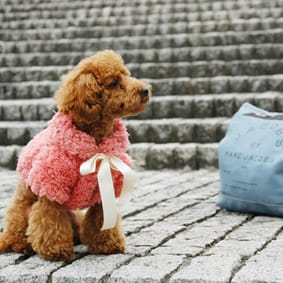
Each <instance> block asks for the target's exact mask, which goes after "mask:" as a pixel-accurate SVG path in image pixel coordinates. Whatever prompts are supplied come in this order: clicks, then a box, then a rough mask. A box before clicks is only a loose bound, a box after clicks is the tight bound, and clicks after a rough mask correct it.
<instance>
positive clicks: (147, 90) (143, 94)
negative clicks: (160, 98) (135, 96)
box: [140, 88, 149, 97]
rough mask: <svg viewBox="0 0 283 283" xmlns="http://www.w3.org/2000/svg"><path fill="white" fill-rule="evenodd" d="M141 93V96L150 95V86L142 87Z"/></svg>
mask: <svg viewBox="0 0 283 283" xmlns="http://www.w3.org/2000/svg"><path fill="white" fill-rule="evenodd" d="M140 95H141V97H148V95H149V89H148V88H142V89H141V90H140Z"/></svg>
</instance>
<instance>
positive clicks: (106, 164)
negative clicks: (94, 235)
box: [80, 153, 138, 230]
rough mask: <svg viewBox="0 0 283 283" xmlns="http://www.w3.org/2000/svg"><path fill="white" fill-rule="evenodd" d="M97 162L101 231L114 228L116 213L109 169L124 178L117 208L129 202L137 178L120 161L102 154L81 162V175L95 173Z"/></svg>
mask: <svg viewBox="0 0 283 283" xmlns="http://www.w3.org/2000/svg"><path fill="white" fill-rule="evenodd" d="M99 160H101V164H100V167H99V169H98V173H97V180H98V187H99V192H100V197H101V202H102V209H103V225H102V228H101V230H106V229H110V228H113V227H114V226H115V224H116V221H117V213H118V209H117V204H116V199H115V191H114V186H113V180H112V175H111V168H112V169H114V170H118V171H120V172H121V173H122V174H123V176H124V182H123V187H122V192H121V195H120V198H119V206H121V205H124V204H126V203H127V202H129V200H130V195H131V192H132V190H133V188H134V185H135V183H136V182H137V180H138V178H137V176H136V174H135V172H134V171H133V170H132V169H131V168H130V167H129V166H128V165H126V164H125V163H124V162H123V161H122V160H121V159H119V158H118V157H115V156H107V155H105V154H103V153H98V154H96V155H94V156H93V157H91V158H90V159H88V160H87V161H85V162H83V163H82V164H81V166H80V173H81V175H87V174H91V173H94V172H95V171H96V163H97V161H99Z"/></svg>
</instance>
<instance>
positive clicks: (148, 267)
mask: <svg viewBox="0 0 283 283" xmlns="http://www.w3.org/2000/svg"><path fill="white" fill-rule="evenodd" d="M183 259H184V257H183V256H163V255H154V256H145V257H141V258H136V259H135V260H133V261H132V262H131V263H130V264H128V265H127V266H123V267H121V268H120V269H118V270H116V271H115V272H113V274H112V275H111V277H110V282H111V283H114V282H123V283H126V282H137V283H143V282H163V281H164V280H165V279H166V277H167V276H168V275H170V273H171V272H173V271H175V270H176V269H177V268H178V267H179V266H180V265H181V264H182V261H183Z"/></svg>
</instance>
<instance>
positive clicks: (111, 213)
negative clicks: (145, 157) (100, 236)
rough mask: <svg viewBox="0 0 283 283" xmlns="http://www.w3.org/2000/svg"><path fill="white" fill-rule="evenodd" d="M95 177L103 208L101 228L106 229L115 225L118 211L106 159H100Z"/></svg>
mask: <svg viewBox="0 0 283 283" xmlns="http://www.w3.org/2000/svg"><path fill="white" fill-rule="evenodd" d="M97 178H98V185H99V192H100V197H101V201H102V209H103V225H102V228H101V230H106V229H110V228H113V227H114V226H115V224H116V221H117V213H118V211H117V206H116V199H115V194H114V187H113V182H112V175H111V169H110V164H109V161H108V160H107V159H103V160H102V162H101V164H100V168H99V171H98V175H97Z"/></svg>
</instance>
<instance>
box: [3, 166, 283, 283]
mask: <svg viewBox="0 0 283 283" xmlns="http://www.w3.org/2000/svg"><path fill="white" fill-rule="evenodd" d="M138 174H139V180H140V181H139V183H138V185H137V187H136V189H135V191H134V193H133V198H132V202H131V204H130V205H128V206H127V207H125V208H124V209H123V211H122V214H123V227H124V230H125V232H126V235H127V249H126V253H125V254H116V255H109V256H101V255H88V254H87V253H86V249H85V247H83V246H76V247H75V251H76V259H75V260H74V261H73V262H72V263H68V264H67V263H64V262H48V261H45V260H42V259H41V258H39V257H38V256H36V255H35V256H31V257H27V256H24V255H22V254H15V253H9V254H1V255H0V282H5V283H10V282H29V283H30V282H48V283H50V282H52V283H55V282H56V283H59V282H60V283H63V282H64V283H65V282H66V283H68V282H170V283H173V282H174V283H177V282H232V283H245V282H274V283H275V282H283V268H282V264H283V221H282V219H280V218H276V217H265V216H254V215H250V214H239V213H234V212H228V211H226V210H223V209H220V208H219V207H217V206H216V205H215V200H216V198H217V194H218V190H219V175H218V172H217V171H216V170H215V169H211V170H198V171H189V170H182V171H169V170H166V171H140V172H138ZM0 182H1V183H0V199H1V202H0V203H1V204H0V218H1V227H3V216H4V214H5V209H6V207H7V205H8V203H9V199H10V197H11V194H12V192H13V190H14V187H15V184H16V182H17V173H16V172H15V171H7V169H3V170H2V171H0Z"/></svg>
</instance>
